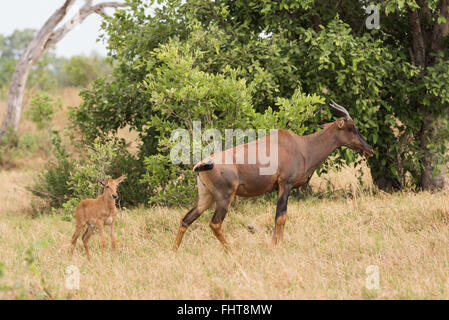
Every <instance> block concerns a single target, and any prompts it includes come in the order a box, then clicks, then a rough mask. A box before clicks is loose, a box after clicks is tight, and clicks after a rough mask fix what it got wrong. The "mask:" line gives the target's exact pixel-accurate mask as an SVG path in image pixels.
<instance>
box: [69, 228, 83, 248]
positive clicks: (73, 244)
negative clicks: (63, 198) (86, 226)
mask: <svg viewBox="0 0 449 320" xmlns="http://www.w3.org/2000/svg"><path fill="white" fill-rule="evenodd" d="M82 229H83V225H82V224H81V223H77V224H76V229H75V233H74V234H73V236H72V242H71V247H70V256H72V255H73V250H74V249H75V246H76V241H77V240H78V237H79V235H80V233H81V230H82Z"/></svg>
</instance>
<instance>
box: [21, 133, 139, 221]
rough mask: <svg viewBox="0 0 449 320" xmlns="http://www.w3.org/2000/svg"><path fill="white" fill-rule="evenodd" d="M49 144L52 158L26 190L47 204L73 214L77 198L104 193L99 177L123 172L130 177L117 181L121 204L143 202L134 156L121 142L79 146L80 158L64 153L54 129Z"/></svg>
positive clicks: (97, 141) (64, 150)
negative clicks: (76, 158)
mask: <svg viewBox="0 0 449 320" xmlns="http://www.w3.org/2000/svg"><path fill="white" fill-rule="evenodd" d="M52 146H53V149H52V154H53V155H54V159H52V160H50V162H49V164H48V165H47V166H46V168H45V169H44V170H43V171H42V172H41V173H40V174H39V175H38V177H37V179H36V180H35V181H34V183H33V184H32V185H30V186H28V190H30V191H31V192H32V193H33V194H34V195H35V196H37V197H39V198H41V199H43V200H44V201H45V202H46V204H48V206H49V207H52V208H54V209H63V211H64V212H65V213H72V212H73V210H74V208H75V206H76V205H77V204H78V203H79V201H80V200H82V199H86V198H96V197H97V196H98V195H100V194H101V193H102V192H103V190H102V187H101V186H99V185H98V180H99V179H109V178H117V177H118V176H120V175H122V174H127V175H128V177H129V178H130V179H127V180H125V181H124V182H123V183H122V184H120V189H119V193H120V194H121V197H120V204H121V205H124V206H127V205H136V204H138V203H142V202H143V201H144V199H143V198H142V195H143V194H144V189H145V186H144V185H141V184H139V182H137V183H136V181H138V177H139V176H140V173H139V172H138V171H136V170H135V169H136V167H138V165H136V159H135V158H134V157H133V156H132V155H131V154H129V153H128V151H126V147H125V145H124V143H123V141H120V140H108V141H107V140H102V139H100V138H97V139H95V140H94V141H93V142H92V143H91V144H88V145H82V146H78V148H77V150H76V151H77V153H78V154H79V155H81V156H82V157H81V159H79V160H75V159H74V158H73V155H72V154H69V153H68V152H67V150H66V146H65V145H64V144H63V143H62V139H61V137H60V136H59V134H58V133H57V132H54V133H53V135H52ZM128 180H129V181H130V182H128Z"/></svg>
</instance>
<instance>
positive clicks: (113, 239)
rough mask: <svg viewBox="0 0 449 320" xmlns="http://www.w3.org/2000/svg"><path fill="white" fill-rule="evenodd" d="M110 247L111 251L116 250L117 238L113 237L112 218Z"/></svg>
mask: <svg viewBox="0 0 449 320" xmlns="http://www.w3.org/2000/svg"><path fill="white" fill-rule="evenodd" d="M111 247H112V251H114V252H115V251H117V238H116V237H115V233H114V220H112V223H111Z"/></svg>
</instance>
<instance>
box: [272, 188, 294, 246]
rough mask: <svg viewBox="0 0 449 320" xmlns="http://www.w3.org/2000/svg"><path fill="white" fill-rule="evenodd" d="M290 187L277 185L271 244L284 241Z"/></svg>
mask: <svg viewBox="0 0 449 320" xmlns="http://www.w3.org/2000/svg"><path fill="white" fill-rule="evenodd" d="M290 190H291V186H290V185H282V184H279V194H278V202H277V206H276V218H275V224H274V232H273V239H272V244H273V245H275V244H278V243H279V242H282V241H283V240H284V226H285V221H286V220H287V203H288V196H289V194H290Z"/></svg>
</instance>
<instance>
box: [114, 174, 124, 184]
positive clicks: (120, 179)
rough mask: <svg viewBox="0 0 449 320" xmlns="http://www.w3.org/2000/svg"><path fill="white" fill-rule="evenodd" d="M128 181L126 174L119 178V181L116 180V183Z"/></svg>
mask: <svg viewBox="0 0 449 320" xmlns="http://www.w3.org/2000/svg"><path fill="white" fill-rule="evenodd" d="M125 179H126V174H124V175H123V176H121V177H118V178H117V179H115V181H116V182H117V183H120V182H122V181H123V180H125Z"/></svg>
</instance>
